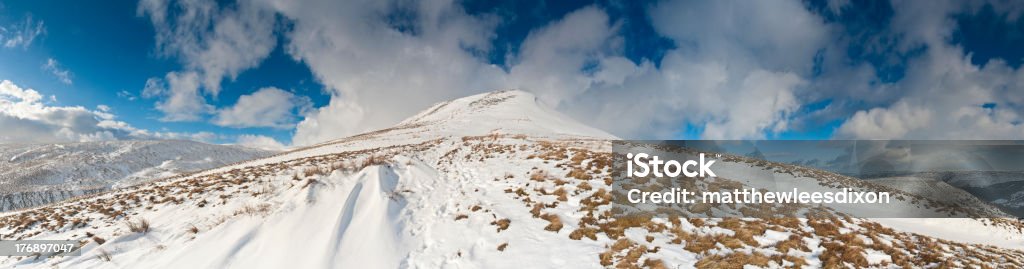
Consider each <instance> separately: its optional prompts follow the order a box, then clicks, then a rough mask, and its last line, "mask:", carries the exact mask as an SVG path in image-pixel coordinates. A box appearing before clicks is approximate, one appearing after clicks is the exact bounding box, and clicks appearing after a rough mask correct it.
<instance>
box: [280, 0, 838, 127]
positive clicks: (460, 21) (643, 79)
mask: <svg viewBox="0 0 1024 269" xmlns="http://www.w3.org/2000/svg"><path fill="white" fill-rule="evenodd" d="M748 4H750V3H745V4H743V5H739V4H736V3H718V2H713V3H690V2H681V1H680V2H676V1H671V2H665V3H661V4H659V5H658V6H657V7H652V8H651V9H650V10H651V12H652V13H653V14H652V20H653V22H654V24H655V28H656V29H657V30H658V31H659V32H660V33H662V34H663V35H666V36H668V37H670V38H672V39H673V40H675V41H676V42H677V43H678V44H680V45H681V46H683V47H682V48H680V49H677V50H672V51H669V52H667V53H666V56H665V58H664V59H663V60H662V62H661V63H660V66H661V68H660V69H659V68H655V65H654V64H653V63H651V62H647V61H644V62H640V63H634V62H632V61H630V60H628V59H626V58H624V57H622V56H621V55H622V50H623V48H622V43H623V40H622V39H623V37H622V36H620V33H619V31H620V30H619V28H620V25H621V23H622V22H620V21H611V20H610V19H609V17H608V15H607V13H606V12H605V11H604V10H602V9H601V8H598V7H594V6H590V7H585V8H582V9H579V10H576V11H573V12H571V13H569V14H567V15H566V16H565V17H564V18H561V19H559V20H556V21H554V22H552V23H550V24H549V25H546V26H543V27H541V28H538V29H534V30H533V31H531V32H530V34H529V35H528V37H527V38H526V40H525V41H524V42H523V44H522V45H521V46H520V50H519V51H514V52H512V54H511V55H510V56H509V61H508V62H509V66H508V69H509V71H508V72H505V71H504V70H502V69H500V68H497V67H495V66H492V65H489V64H487V63H486V60H484V59H480V58H477V57H474V56H473V55H472V54H471V53H469V52H468V51H467V50H465V49H464V48H463V47H464V45H460V44H459V43H456V42H452V41H451V40H463V41H462V43H469V44H477V43H486V42H481V41H480V40H481V38H483V41H486V40H488V39H487V38H489V37H491V36H493V30H494V28H493V23H489V20H488V18H487V17H486V16H470V15H467V14H465V12H464V11H463V10H462V9H461V7H459V6H458V3H454V2H451V1H428V2H424V3H422V4H421V5H419V6H416V5H412V6H411V7H408V6H403V7H404V8H410V9H411V10H412V11H413V12H414V13H416V14H417V15H419V14H427V15H424V16H414V17H417V18H434V17H436V16H431V14H444V15H447V17H446V18H450V19H448V20H446V21H440V22H439V21H432V20H430V19H420V20H416V21H414V23H413V26H412V28H414V29H417V30H418V31H415V32H416V34H410V33H406V32H400V31H397V30H395V29H393V28H391V27H389V25H388V22H386V21H384V20H382V19H381V17H378V16H368V15H365V14H388V12H390V11H391V9H393V8H396V5H398V6H401V4H395V3H377V2H373V3H348V2H346V3H337V2H331V1H326V2H315V1H314V2H313V3H310V2H305V3H295V2H291V1H280V2H273V3H272V4H271V6H273V7H274V8H275V9H277V10H279V11H280V12H281V13H282V14H283V15H284V16H285V17H286V18H288V19H290V20H291V21H293V22H294V23H295V24H294V25H295V27H294V29H293V31H291V32H289V33H288V37H289V43H288V44H287V47H288V49H289V51H290V53H292V54H293V55H294V56H295V57H297V58H298V59H300V60H302V61H303V62H305V63H307V64H308V65H309V66H310V68H311V70H312V71H313V72H314V74H315V75H316V76H317V78H318V79H319V80H321V82H323V83H324V84H325V85H326V86H328V88H330V89H333V90H335V92H334V95H333V98H332V99H331V102H330V104H329V105H328V106H325V107H321V108H319V109H318V110H317V111H316V112H314V113H312V114H311V115H310V116H309V117H307V118H306V119H305V120H304V121H303V122H301V123H300V124H299V125H298V128H297V130H296V135H295V137H294V139H293V141H294V143H295V144H298V145H302V144H310V143H315V142H320V141H324V140H328V139H333V138H338V137H342V136H345V135H351V134H354V133H357V132H360V131H366V130H368V129H375V128H383V127H387V126H388V125H391V124H394V123H396V122H398V121H399V120H401V119H402V118H404V117H406V116H408V115H411V114H413V113H415V112H416V111H418V110H421V109H423V108H425V107H426V106H428V105H429V104H432V103H434V102H438V101H441V100H445V99H450V98H453V97H459V96H463V95H468V94H470V93H474V92H480V91H487V90H493V89H497V88H520V89H524V90H528V91H532V92H534V93H536V94H537V95H538V96H539V97H540V98H542V99H543V100H544V101H545V102H546V103H549V104H552V105H555V106H556V107H557V108H559V109H561V110H563V111H566V112H568V113H569V114H570V115H573V116H575V117H577V118H579V119H581V120H583V121H584V122H586V123H589V124H591V125H595V126H596V127H599V128H604V129H606V130H610V131H612V132H614V133H616V134H619V135H622V136H625V137H662V138H667V137H672V136H674V134H675V133H676V132H678V131H679V129H680V128H681V126H683V125H685V124H686V123H687V122H691V123H694V124H696V125H701V126H704V125H707V128H706V129H705V131H704V133H703V134H702V137H705V138H757V137H763V136H764V134H765V133H768V132H779V131H783V130H786V129H787V126H788V123H789V118H790V116H791V115H790V114H791V113H792V112H793V111H795V110H796V109H797V108H798V107H799V106H800V102H801V101H802V100H799V98H798V96H799V91H800V89H801V87H804V86H805V85H806V76H808V75H809V73H810V72H812V67H813V64H814V57H815V53H816V51H817V50H819V49H821V48H823V47H824V46H825V44H826V42H827V41H828V38H827V37H828V31H829V28H828V27H827V25H825V24H824V22H823V20H822V19H821V18H819V17H818V16H816V15H814V14H812V13H810V12H809V11H807V10H806V9H805V8H804V7H803V5H802V4H801V3H800V2H799V1H786V2H780V3H771V4H769V3H763V4H758V3H753V4H754V5H757V7H756V8H750V7H749V6H748ZM427 7H430V8H427ZM759 9H764V10H769V11H771V12H767V13H768V14H761V13H760V12H753V10H759ZM680 11H686V12H688V13H687V14H685V16H684V15H680V14H678V12H680ZM338 12H343V14H338ZM705 27H712V28H713V29H710V30H709V29H706V28H705ZM440 33H447V34H440ZM474 37H475V38H474ZM465 40H469V41H465ZM686 44H696V45H695V46H693V47H686ZM478 48H479V49H481V50H487V49H489V48H488V47H485V46H479V47H478ZM585 69H590V70H585ZM399 96H400V97H399ZM624 100H629V101H624ZM383 107H386V108H387V109H381V108H383ZM623 119H628V120H623Z"/></svg>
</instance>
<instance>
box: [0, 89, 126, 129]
mask: <svg viewBox="0 0 1024 269" xmlns="http://www.w3.org/2000/svg"><path fill="white" fill-rule="evenodd" d="M0 126H4V128H5V131H4V132H3V134H0V143H45V142H78V141H95V140H110V139H118V138H123V137H130V136H133V135H135V134H136V132H137V131H138V130H136V129H134V128H132V127H131V126H129V125H128V124H126V123H124V122H120V121H117V120H115V118H114V116H113V115H111V114H108V113H106V112H103V111H93V110H88V109H86V108H84V107H81V106H51V105H47V104H45V103H43V102H42V95H40V94H39V92H37V91H35V90H33V89H25V88H21V87H19V86H18V85H15V84H14V83H13V82H11V81H8V80H4V81H0Z"/></svg>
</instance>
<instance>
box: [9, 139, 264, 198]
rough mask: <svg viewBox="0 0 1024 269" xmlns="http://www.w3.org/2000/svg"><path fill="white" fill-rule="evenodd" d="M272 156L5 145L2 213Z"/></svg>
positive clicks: (122, 145) (164, 147)
mask: <svg viewBox="0 0 1024 269" xmlns="http://www.w3.org/2000/svg"><path fill="white" fill-rule="evenodd" d="M270 153H271V152H268V151H262V150H255V149H249V148H244V147H239V146H222V145H211V144H205V143H200V142H193V141H182V140H150V141H145V140H143V141H132V140H129V141H102V142H83V143H62V144H7V145H0V211H6V210H11V209H17V208H25V207H32V206H37V205H41V204H45V203H52V202H55V201H59V200H63V199H67V198H71V197H74V196H78V195H84V194H90V193H96V192H99V191H103V190H107V189H110V188H118V187H124V186H130V185H133V184H136V183H139V182H143V181H146V180H150V179H156V178H163V177H169V176H174V175H178V174H181V173H185V172H192V171H198V170H203V169H209V168H214V167H220V166H224V165H229V164H232V163H236V162H239V161H244V160H250V159H254V158H258V157H263V156H267V155H269V154H270Z"/></svg>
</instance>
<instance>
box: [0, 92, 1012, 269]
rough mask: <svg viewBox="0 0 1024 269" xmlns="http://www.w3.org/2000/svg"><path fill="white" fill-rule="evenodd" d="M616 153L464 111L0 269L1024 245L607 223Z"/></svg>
mask: <svg viewBox="0 0 1024 269" xmlns="http://www.w3.org/2000/svg"><path fill="white" fill-rule="evenodd" d="M613 138H614V137H613V136H611V135H608V134H607V133H605V132H602V131H599V130H595V129H592V128H589V127H586V126H583V125H580V124H578V123H574V122H573V121H572V120H571V119H568V118H566V117H565V116H561V115H559V114H557V113H553V112H552V111H551V110H550V109H546V108H544V107H543V106H542V105H541V104H539V103H538V102H537V101H536V98H535V97H534V96H533V95H531V94H529V93H525V92H521V91H500V92H492V93H487V94H481V95H475V96H470V97H465V98H461V99H457V100H453V101H449V102H446V103H442V104H439V105H436V106H434V107H432V108H431V109H428V110H427V111H424V112H423V113H420V114H418V115H416V116H414V117H412V118H410V119H409V120H406V121H404V122H402V123H401V124H399V125H397V126H395V127H392V128H388V129H384V130H380V131H375V132H370V133H366V134H361V135H357V136H353V137H349V138H344V139H340V140H337V141H332V142H329V143H323V144H320V145H316V146H312V147H308V148H303V149H297V150H294V151H290V152H286V153H282V154H279V155H275V156H271V157H267V158H263V159H258V160H253V161H249V162H244V163H240V164H235V165H229V166H225V167H221V168H216V169H211V170H206V171H203V172H200V173H196V174H192V175H188V176H184V177H177V178H169V179H165V180H160V181H155V182H151V183H146V184H141V185H138V186H134V187H130V188H124V189H119V190H115V191H112V192H107V193H103V194H99V195H95V196H91V197H88V198H82V199H75V200H72V201H68V202H65V203H60V204H55V205H51V206H46V207H41V208H36V209H32V210H25V211H19V212H11V213H7V214H5V215H0V239H71V240H79V241H80V243H81V245H82V253H83V255H81V256H77V257H52V258H38V259H37V258H34V257H10V258H0V267H33V268H34V267H76V268H79V267H80V268H396V267H397V268H597V267H610V266H616V267H625V268H630V267H637V266H644V267H653V268H692V267H703V268H720V267H731V268H739V267H740V266H742V265H744V264H747V265H750V266H760V267H780V266H798V265H806V266H808V267H812V268H813V267H826V266H839V267H846V266H855V267H863V266H869V265H872V266H877V267H894V266H907V267H934V266H939V265H946V266H951V267H968V266H978V267H980V266H982V265H985V266H990V267H1019V266H1024V252H1021V251H1019V250H1015V249H1014V248H1020V247H1021V246H1024V244H1022V243H1021V241H1019V240H1017V239H1015V238H1009V239H1000V241H999V242H995V243H990V244H994V245H997V246H998V247H991V246H983V245H977V244H965V243H962V242H957V241H956V240H957V238H960V237H957V236H954V235H962V233H961V234H957V231H956V230H957V228H955V227H950V228H949V229H941V228H935V227H929V228H928V231H931V233H929V234H928V235H919V234H915V233H913V232H916V231H914V230H913V226H912V225H906V226H901V229H904V227H906V229H907V231H909V232H905V231H901V230H894V229H891V228H888V227H885V226H882V225H879V224H878V223H877V222H875V221H872V220H864V219H850V218H843V217H839V216H831V217H830V218H824V219H797V218H788V219H756V218H744V219H735V218H734V219H710V218H642V217H640V218H625V217H623V218H617V217H613V214H612V212H611V205H610V199H611V195H610V194H608V190H609V189H610V187H609V185H610V180H609V179H610V176H609V172H610V163H611V154H610V151H611V143H609V141H608V139H613ZM732 163H733V165H737V166H740V165H743V166H748V167H750V169H760V170H761V171H762V172H764V173H781V172H777V171H775V169H777V168H778V167H772V166H770V165H769V166H766V167H761V166H756V165H751V164H749V163H746V162H744V161H743V160H735V161H733V162H732ZM759 167H760V168H759ZM752 173H753V172H752ZM801 175H802V177H800V178H812V179H813V178H814V177H815V176H818V177H821V176H822V174H811V173H807V174H801ZM827 176H831V175H827ZM821 180H822V182H826V183H830V184H833V183H835V182H843V181H841V180H837V179H830V180H829V181H825V180H824V179H821ZM911 221H922V220H920V219H919V220H911ZM963 222H965V223H975V222H978V221H977V220H973V219H964V220H963ZM143 223H146V224H147V225H142V224H143ZM131 226H135V227H136V228H135V229H133V228H132V227H131ZM140 226H147V229H139V228H137V227H140ZM1011 226H1012V224H1009V223H1002V224H1000V225H991V226H986V227H989V228H987V229H991V230H990V231H995V230H997V229H998V230H1000V231H1010V230H1008V229H1006V227H1011ZM933 229H938V230H939V231H938V232H934V231H933ZM981 231H984V230H981ZM975 232H977V231H975ZM1008 233H1009V232H1008ZM936 236H946V237H949V239H942V238H943V237H938V238H936ZM993 238H995V237H993Z"/></svg>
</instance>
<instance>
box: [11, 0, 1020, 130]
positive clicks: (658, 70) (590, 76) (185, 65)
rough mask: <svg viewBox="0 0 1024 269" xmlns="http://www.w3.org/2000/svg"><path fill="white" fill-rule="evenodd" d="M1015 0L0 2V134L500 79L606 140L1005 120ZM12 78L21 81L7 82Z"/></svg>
mask: <svg viewBox="0 0 1024 269" xmlns="http://www.w3.org/2000/svg"><path fill="white" fill-rule="evenodd" d="M1022 10H1024V7H1022V6H1021V5H1019V4H1015V3H1013V2H1010V3H1003V2H993V3H988V2H985V1H970V2H956V1H934V2H932V1H928V2H925V1H913V2H904V1H896V2H891V3H890V2H886V1H763V2H757V3H750V2H731V1H716V2H712V3H708V2H694V1H671V0H668V1H476V0H471V1H412V2H409V1H365V2H359V1H344V2H339V1H316V0H311V1H277V0H260V1H252V2H232V1H216V2H215V1H207V0H197V1H184V2H179V1H170V2H167V1H164V0H142V1H139V2H136V1H116V2H111V3H107V4H105V5H102V6H99V5H94V4H91V3H85V2H81V1H14V2H3V3H0V27H2V28H0V45H3V46H0V81H4V80H6V81H8V83H7V84H5V85H6V86H4V87H6V88H5V89H6V90H4V91H2V92H0V94H6V95H4V96H0V97H3V98H0V101H3V100H6V101H4V103H0V105H4V106H3V109H4V110H5V111H3V112H4V115H2V116H3V118H0V123H3V124H4V125H8V126H11V130H12V131H8V133H7V134H4V135H0V142H13V143H26V142H63V141H87V140H103V139H148V138H178V139H196V140H202V141H207V142H213V143H239V144H246V145H251V146H259V147H270V148H272V147H281V146H288V145H304V144H311V143H316V142H320V141H325V140H329V139H334V138H339V137H343V136H347V135H352V134H356V133H359V132H363V131H368V130H372V129H376V128H383V127H387V126H390V125H392V124H394V123H396V122H398V121H400V120H401V119H403V118H404V117H407V116H409V115H411V114H413V113H415V112H417V111H419V110H420V109H423V108H425V107H427V106H429V105H430V104H432V103H434V102H438V101H443V100H446V99H451V98H457V97H460V96H465V95H469V94H473V93H478V92H484V91H490V90H494V89H500V88H520V89H524V90H527V91H530V92H533V93H535V94H537V95H538V96H539V97H540V98H541V99H542V100H543V101H544V102H545V103H547V104H549V105H551V106H553V107H555V108H557V109H559V110H561V111H562V112H565V113H566V114H568V115H570V116H572V117H574V118H576V119H578V120H580V121H582V122H584V123H587V124H590V125H593V126H595V127H599V128H602V129H606V130H609V131H611V132H612V133H614V134H616V135H619V136H621V137H625V138H645V139H649V138H657V139H669V138H675V139H831V138H871V139H894V138H945V139H985V138H1002V139H1020V138H1021V137H1024V126H1022V125H1021V122H1022V120H1021V117H1022V115H1021V114H1020V113H1021V108H1020V102H1022V101H1024V100H1022V98H1024V94H1021V93H1022V90H1021V87H1022V85H1024V75H1022V72H1021V71H1020V70H1019V68H1020V65H1021V60H1022V58H1024V50H1021V49H1020V48H1021V47H1022V45H1024V32H1022V30H1024V19H1022V18H1021V11H1022ZM30 90H32V91H35V92H37V93H38V94H39V95H40V96H42V98H36V99H38V100H35V99H32V98H25V97H24V96H25V93H26V92H29V91H30ZM15 93H18V94H15ZM19 94H20V96H22V97H17V96H19ZM51 96H52V98H51ZM30 99H31V100H30ZM625 100H629V101H625Z"/></svg>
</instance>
